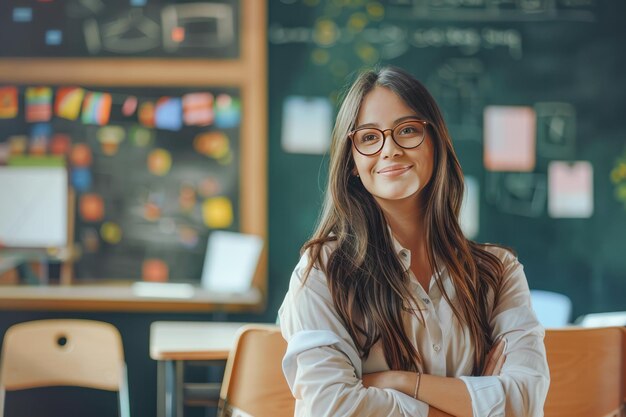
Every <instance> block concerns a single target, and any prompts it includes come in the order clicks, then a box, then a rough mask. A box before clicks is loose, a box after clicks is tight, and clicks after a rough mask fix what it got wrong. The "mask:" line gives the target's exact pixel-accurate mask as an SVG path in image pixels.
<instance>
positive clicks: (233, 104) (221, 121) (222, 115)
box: [215, 94, 241, 129]
mask: <svg viewBox="0 0 626 417" xmlns="http://www.w3.org/2000/svg"><path fill="white" fill-rule="evenodd" d="M240 120H241V104H240V103H239V100H237V99H234V98H232V97H231V96H229V95H228V94H220V95H219V96H217V98H216V99H215V126H217V127H218V128H220V129H229V128H232V127H237V126H239V121H240Z"/></svg>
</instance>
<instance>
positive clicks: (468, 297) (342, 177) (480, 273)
mask: <svg viewBox="0 0 626 417" xmlns="http://www.w3.org/2000/svg"><path fill="white" fill-rule="evenodd" d="M375 86H382V87H385V88H388V89H390V90H391V91H393V92H394V93H395V94H397V95H398V96H399V97H400V98H401V99H403V100H404V102H405V103H406V104H407V105H408V106H409V107H411V108H412V109H413V110H414V111H415V112H416V114H418V115H420V116H421V117H423V118H425V119H426V120H427V121H429V122H430V125H431V128H430V131H429V132H430V134H431V137H432V139H433V145H434V148H435V161H434V167H433V174H432V177H431V180H430V182H429V183H428V184H427V185H426V187H425V188H424V189H423V190H422V191H421V193H422V197H423V198H422V201H424V216H425V219H424V220H425V222H424V223H425V226H426V227H425V233H426V241H427V242H428V247H427V254H428V259H429V262H430V264H431V265H432V266H433V268H434V270H435V271H441V270H442V268H443V267H445V268H446V269H447V273H448V274H449V275H450V278H451V279H452V282H453V284H454V288H455V291H456V298H457V302H458V305H455V304H453V303H452V302H451V301H450V298H449V295H448V294H447V293H446V291H445V289H444V288H443V285H442V284H441V280H436V283H437V285H438V286H439V289H440V290H441V293H442V294H443V296H444V297H445V299H446V300H447V301H448V303H449V304H450V306H451V307H452V309H453V312H454V315H455V316H456V317H457V319H458V320H459V321H460V322H461V323H462V324H464V325H465V326H467V328H468V329H469V332H470V337H471V340H472V343H473V347H474V351H475V353H474V369H473V373H474V374H475V375H478V374H480V372H481V370H482V368H483V363H484V360H485V356H486V354H487V352H488V351H489V349H490V347H491V345H492V343H493V341H492V340H491V337H490V335H491V329H490V327H489V317H490V315H491V306H492V305H493V304H492V303H490V302H488V299H487V298H488V293H489V292H490V290H491V291H493V294H494V296H495V297H497V294H498V290H499V287H500V282H501V280H502V274H503V266H502V263H501V262H500V261H499V259H498V258H497V257H496V256H495V255H493V254H491V253H490V252H489V251H487V250H486V249H485V247H484V245H480V244H477V243H475V242H473V241H470V240H468V239H466V238H465V237H464V235H463V232H462V231H461V228H460V226H459V223H458V216H459V212H460V208H461V202H462V198H463V189H464V185H463V173H462V171H461V166H460V164H459V161H458V159H457V157H456V154H455V153H454V149H453V147H452V141H451V138H450V135H449V134H448V130H447V128H446V125H445V123H444V120H443V117H442V114H441V111H440V110H439V107H438V106H437V104H436V102H435V100H434V99H433V98H432V96H431V95H430V93H429V92H428V91H427V90H426V88H425V87H424V86H423V85H422V84H421V83H420V82H419V81H417V80H416V79H414V78H413V77H412V76H411V75H410V74H408V73H407V72H405V71H403V70H401V69H398V68H393V67H387V68H383V69H380V70H377V71H374V70H371V71H367V72H364V73H361V74H360V75H359V76H358V78H357V79H356V80H355V82H354V83H353V84H352V86H351V88H350V89H349V91H348V92H347V94H346V95H345V98H344V100H343V103H342V105H341V107H340V109H339V113H338V115H337V119H336V122H335V127H334V129H333V135H332V144H331V151H330V167H329V168H330V172H329V179H328V186H327V191H326V195H325V200H324V206H323V209H322V213H321V218H320V220H319V223H318V226H317V229H316V231H315V232H314V234H313V236H312V238H311V239H310V240H309V241H308V242H306V243H305V245H304V246H303V251H306V250H309V251H310V262H309V265H308V269H307V271H306V274H305V275H306V276H308V274H309V272H310V271H311V268H313V267H318V268H321V269H322V270H323V271H324V272H325V273H326V276H327V279H328V285H329V288H330V293H331V296H332V299H333V303H334V307H335V308H336V310H337V312H338V314H339V316H340V317H341V319H342V321H343V323H344V325H345V326H346V329H347V330H348V332H349V334H350V336H351V337H352V339H353V340H354V342H355V344H356V346H357V348H358V349H359V351H360V354H361V355H362V356H363V357H367V356H368V355H369V352H370V349H371V348H372V346H373V345H374V344H375V343H377V342H378V341H379V340H380V341H381V343H382V347H383V352H384V355H385V359H386V361H387V364H388V366H389V367H390V369H394V370H411V371H416V370H418V369H420V368H421V367H420V364H421V363H422V359H421V355H420V353H419V352H418V350H417V349H416V348H415V346H413V344H412V343H411V340H409V338H408V336H407V335H406V334H405V331H404V326H403V322H402V312H403V310H406V309H407V308H410V307H414V306H417V305H418V304H417V300H416V298H415V295H414V294H412V291H411V290H410V287H409V272H408V271H406V270H405V268H404V267H403V266H402V264H401V262H400V260H399V259H398V257H397V255H396V253H395V251H394V246H393V238H392V236H391V235H390V233H389V230H388V227H387V222H386V220H385V218H384V215H383V213H382V211H381V209H380V208H379V206H378V204H377V203H376V201H375V200H374V198H373V197H372V195H371V194H370V193H369V192H368V191H367V190H366V189H365V188H364V187H363V185H362V183H361V181H360V180H359V179H358V178H355V177H354V176H353V175H351V173H352V171H353V168H354V161H353V159H352V154H351V141H350V140H349V139H348V132H349V131H350V130H351V129H353V127H354V124H355V122H356V118H357V115H358V112H359V108H360V106H361V102H362V100H363V98H364V97H365V95H366V94H367V93H369V92H370V91H371V90H372V89H373V88H374V87H375ZM329 241H336V243H335V245H334V246H335V249H334V250H333V252H332V253H331V254H330V256H329V258H328V259H327V260H326V262H323V260H322V247H323V246H324V244H326V243H327V242H329ZM421 320H422V321H423V317H421Z"/></svg>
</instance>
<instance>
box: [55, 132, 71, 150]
mask: <svg viewBox="0 0 626 417" xmlns="http://www.w3.org/2000/svg"><path fill="white" fill-rule="evenodd" d="M71 146H72V138H71V137H69V136H68V135H66V134H65V133H55V134H54V136H52V141H51V142H50V153H51V154H53V155H67V154H69V152H70V148H71Z"/></svg>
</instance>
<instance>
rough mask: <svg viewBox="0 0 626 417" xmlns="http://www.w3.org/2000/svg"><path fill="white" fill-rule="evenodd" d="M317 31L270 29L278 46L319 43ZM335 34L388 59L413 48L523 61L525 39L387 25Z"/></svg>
mask: <svg viewBox="0 0 626 417" xmlns="http://www.w3.org/2000/svg"><path fill="white" fill-rule="evenodd" d="M315 31H316V29H315V28H310V27H305V26H296V27H285V26H283V25H281V24H279V23H274V24H272V25H271V26H270V28H269V40H270V42H271V43H273V44H276V45H284V44H294V43H304V44H312V43H319V42H317V39H318V37H317V36H316V32H315ZM336 31H337V32H336V43H341V44H349V43H353V42H354V40H355V39H362V40H364V41H367V42H369V43H371V44H372V45H374V46H376V47H377V48H379V49H380V50H381V56H382V57H383V58H386V59H392V58H396V57H398V56H400V55H403V54H404V53H406V52H408V50H409V47H410V46H413V47H415V48H445V47H450V48H458V50H459V51H460V52H461V53H462V54H464V55H475V54H477V53H478V52H480V51H481V50H492V49H495V48H505V49H506V50H507V51H508V53H509V55H510V56H511V57H512V58H515V59H520V58H522V55H523V52H522V35H521V33H520V32H519V31H517V30H515V29H499V28H495V27H483V28H480V29H478V28H464V27H457V26H446V27H432V28H420V29H415V30H413V31H409V30H408V29H406V28H404V27H402V26H400V25H394V24H385V25H381V26H380V27H376V28H374V27H372V28H367V29H365V30H363V32H362V33H361V34H360V35H359V36H354V35H352V34H350V33H349V31H348V29H347V28H337V29H336ZM323 46H328V45H323ZM331 46H332V45H331Z"/></svg>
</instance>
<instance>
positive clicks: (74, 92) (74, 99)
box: [54, 87, 85, 120]
mask: <svg viewBox="0 0 626 417" xmlns="http://www.w3.org/2000/svg"><path fill="white" fill-rule="evenodd" d="M83 97H85V90H84V89H82V88H78V87H60V88H59V89H58V90H57V94H56V100H55V102H54V113H55V114H56V115H57V116H58V117H62V118H64V119H68V120H76V119H77V118H78V115H79V114H80V107H81V104H83Z"/></svg>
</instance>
